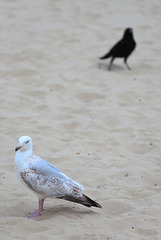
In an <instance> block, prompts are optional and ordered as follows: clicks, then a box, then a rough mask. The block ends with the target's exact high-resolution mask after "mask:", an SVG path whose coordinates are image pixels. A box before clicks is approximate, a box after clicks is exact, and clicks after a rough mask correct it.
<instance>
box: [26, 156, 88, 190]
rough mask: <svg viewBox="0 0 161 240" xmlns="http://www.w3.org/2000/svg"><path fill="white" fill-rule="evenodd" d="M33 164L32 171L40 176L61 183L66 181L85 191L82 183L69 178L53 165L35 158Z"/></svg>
mask: <svg viewBox="0 0 161 240" xmlns="http://www.w3.org/2000/svg"><path fill="white" fill-rule="evenodd" d="M31 162H32V164H31V166H30V169H32V170H35V171H36V172H37V173H38V174H42V175H43V176H46V177H53V178H57V179H58V180H60V181H66V182H67V183H68V185H71V186H75V187H77V188H79V189H80V190H84V187H83V186H82V185H81V184H80V183H78V182H76V181H74V180H73V179H71V178H69V177H67V176H66V175H65V174H64V173H62V172H61V171H60V170H59V169H58V168H56V167H55V166H54V165H53V164H51V163H49V162H47V161H45V160H43V159H41V158H40V157H37V156H33V157H32V161H31Z"/></svg>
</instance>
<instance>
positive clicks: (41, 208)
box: [27, 199, 45, 218]
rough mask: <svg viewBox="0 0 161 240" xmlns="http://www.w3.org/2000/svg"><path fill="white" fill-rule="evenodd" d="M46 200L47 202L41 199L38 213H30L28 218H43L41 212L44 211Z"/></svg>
mask: <svg viewBox="0 0 161 240" xmlns="http://www.w3.org/2000/svg"><path fill="white" fill-rule="evenodd" d="M44 200H45V199H39V207H38V210H36V211H35V212H33V213H30V214H29V215H28V216H27V217H28V218H35V217H38V216H41V212H42V211H43V204H44Z"/></svg>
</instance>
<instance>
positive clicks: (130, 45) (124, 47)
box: [100, 28, 136, 71]
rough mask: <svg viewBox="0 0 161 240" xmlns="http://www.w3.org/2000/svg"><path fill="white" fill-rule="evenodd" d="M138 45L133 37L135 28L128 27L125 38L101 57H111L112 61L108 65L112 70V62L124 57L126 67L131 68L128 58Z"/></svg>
mask: <svg viewBox="0 0 161 240" xmlns="http://www.w3.org/2000/svg"><path fill="white" fill-rule="evenodd" d="M135 47H136V42H135V41H134V38H133V30H132V28H126V29H125V32H124V35H123V38H122V39H121V40H120V41H119V42H117V43H116V44H115V45H114V46H113V47H112V48H111V50H110V51H109V52H108V53H107V54H105V55H104V56H103V57H100V59H106V58H109V57H111V61H110V64H109V67H108V70H109V71H110V70H111V66H112V63H113V61H114V59H115V58H124V63H125V65H126V67H127V68H128V69H129V70H130V67H129V65H128V64H127V59H128V57H129V56H130V54H131V53H132V51H133V50H134V49H135Z"/></svg>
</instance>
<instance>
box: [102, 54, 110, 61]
mask: <svg viewBox="0 0 161 240" xmlns="http://www.w3.org/2000/svg"><path fill="white" fill-rule="evenodd" d="M109 57H110V54H109V53H107V54H105V55H104V56H103V57H100V59H101V60H102V59H106V58H109Z"/></svg>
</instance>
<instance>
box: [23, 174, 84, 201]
mask: <svg viewBox="0 0 161 240" xmlns="http://www.w3.org/2000/svg"><path fill="white" fill-rule="evenodd" d="M20 176H21V178H22V180H23V182H24V183H25V184H26V185H27V187H28V188H30V189H31V190H32V191H34V192H35V193H36V194H37V195H40V196H43V198H47V197H63V196H66V195H71V196H74V197H81V196H82V192H81V190H80V189H79V188H77V187H76V186H71V185H70V184H68V181H64V180H60V179H58V178H56V177H52V176H46V175H43V174H40V173H38V172H36V171H35V170H31V169H26V170H25V171H22V172H21V173H20Z"/></svg>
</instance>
